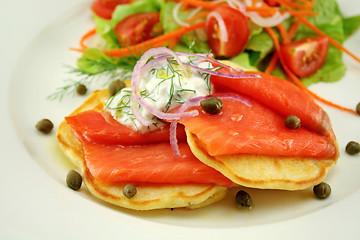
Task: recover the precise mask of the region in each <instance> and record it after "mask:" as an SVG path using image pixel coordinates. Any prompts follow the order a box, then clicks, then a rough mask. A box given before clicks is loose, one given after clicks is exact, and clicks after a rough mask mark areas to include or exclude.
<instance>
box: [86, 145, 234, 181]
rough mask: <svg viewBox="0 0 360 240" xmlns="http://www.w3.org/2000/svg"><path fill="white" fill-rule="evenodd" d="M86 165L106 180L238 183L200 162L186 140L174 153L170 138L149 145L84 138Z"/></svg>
mask: <svg viewBox="0 0 360 240" xmlns="http://www.w3.org/2000/svg"><path fill="white" fill-rule="evenodd" d="M82 144H83V149H84V153H85V159H86V165H87V167H88V169H89V170H90V172H91V174H92V175H93V176H94V177H95V178H96V179H97V180H99V181H100V182H102V183H103V184H110V185H111V184H118V183H139V184H154V183H156V184H213V185H219V186H223V187H231V186H235V184H234V183H233V182H232V181H231V180H229V179H228V178H226V177H224V176H223V175H222V174H221V173H219V172H218V171H216V170H215V169H213V168H211V167H209V166H207V165H205V164H203V163H202V162H200V161H199V160H198V159H197V158H196V157H195V156H194V155H193V154H192V152H191V150H190V148H189V146H188V145H187V143H185V142H182V143H180V144H179V147H180V149H181V151H182V155H181V157H179V158H178V157H175V156H174V154H173V152H172V149H171V147H170V144H169V143H168V142H163V143H157V144H146V145H134V146H126V147H124V146H121V145H102V144H97V143H93V142H89V141H86V140H85V141H82Z"/></svg>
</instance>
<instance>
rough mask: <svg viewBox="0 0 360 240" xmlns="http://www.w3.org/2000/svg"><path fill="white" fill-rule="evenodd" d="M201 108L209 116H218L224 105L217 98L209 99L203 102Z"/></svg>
mask: <svg viewBox="0 0 360 240" xmlns="http://www.w3.org/2000/svg"><path fill="white" fill-rule="evenodd" d="M200 106H201V107H202V108H203V109H204V110H205V112H207V113H209V114H218V113H220V112H221V110H222V108H223V103H222V101H221V100H220V99H218V98H217V97H209V98H207V99H204V100H202V101H201V102H200Z"/></svg>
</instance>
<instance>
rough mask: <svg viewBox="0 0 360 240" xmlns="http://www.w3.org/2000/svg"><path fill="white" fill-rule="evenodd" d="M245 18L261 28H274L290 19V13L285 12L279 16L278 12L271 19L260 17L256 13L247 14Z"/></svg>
mask: <svg viewBox="0 0 360 240" xmlns="http://www.w3.org/2000/svg"><path fill="white" fill-rule="evenodd" d="M246 16H248V17H249V18H250V19H251V20H252V21H253V22H254V23H256V24H257V25H259V26H261V27H274V26H276V25H278V24H279V23H281V22H283V21H284V20H286V19H288V18H289V17H290V13H288V12H286V13H284V14H281V13H280V12H276V13H275V14H274V15H273V16H272V17H262V16H260V15H259V14H258V13H256V12H247V13H246Z"/></svg>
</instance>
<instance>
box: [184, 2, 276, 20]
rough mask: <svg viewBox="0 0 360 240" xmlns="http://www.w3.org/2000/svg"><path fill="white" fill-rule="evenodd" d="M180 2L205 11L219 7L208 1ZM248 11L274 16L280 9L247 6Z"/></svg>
mask: <svg viewBox="0 0 360 240" xmlns="http://www.w3.org/2000/svg"><path fill="white" fill-rule="evenodd" d="M178 1H181V2H184V3H187V4H188V5H190V6H194V7H202V8H204V9H208V10H212V9H214V8H216V7H217V6H219V4H216V3H212V2H206V1H202V0H178ZM246 11H249V12H258V13H262V14H269V15H270V16H272V15H274V14H275V13H276V12H277V11H279V9H278V8H276V7H275V8H273V7H251V6H246Z"/></svg>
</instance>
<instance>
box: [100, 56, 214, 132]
mask: <svg viewBox="0 0 360 240" xmlns="http://www.w3.org/2000/svg"><path fill="white" fill-rule="evenodd" d="M180 59H181V61H182V62H184V63H191V64H194V65H195V64H196V63H195V62H194V60H193V59H191V58H190V59H189V58H188V57H185V56H181V57H180ZM196 66H198V67H201V68H206V69H212V68H213V66H212V65H211V63H210V62H200V63H197V64H196ZM187 70H188V74H186V73H184V72H183V71H182V70H181V68H180V66H179V65H178V64H177V63H173V62H172V63H170V62H167V64H162V65H160V66H156V67H154V68H153V69H151V70H150V71H149V72H148V73H147V74H144V76H143V79H142V80H141V83H140V92H141V96H142V98H143V99H144V100H145V101H146V102H147V103H148V104H149V105H151V106H152V107H153V108H155V109H157V110H159V111H162V112H168V111H171V110H172V109H174V108H177V107H179V106H180V105H182V104H183V103H185V102H187V101H188V100H190V99H192V98H195V97H200V96H207V95H209V94H210V93H211V86H210V76H209V74H207V73H201V72H199V71H198V70H196V69H193V68H189V67H188V68H187ZM130 97H131V88H130V87H126V88H123V89H122V90H121V91H119V92H118V93H117V94H116V95H114V96H113V97H111V98H110V99H109V100H108V102H107V104H106V106H105V110H107V111H109V112H110V113H111V115H112V116H113V117H114V119H116V120H117V121H118V122H120V123H121V124H123V125H126V126H129V127H131V128H133V129H136V130H140V131H148V130H150V131H151V130H153V129H155V128H157V127H159V126H161V125H163V124H164V123H163V122H162V121H160V120H159V119H157V118H156V117H155V116H154V115H153V114H151V113H150V112H149V111H147V110H146V109H144V108H143V107H141V106H140V105H138V106H139V110H140V113H141V115H142V116H143V117H144V118H145V119H148V120H151V121H153V124H152V125H151V126H149V127H148V126H143V125H141V124H140V123H139V122H138V121H137V120H136V118H135V116H134V114H133V113H132V111H131V108H130Z"/></svg>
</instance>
